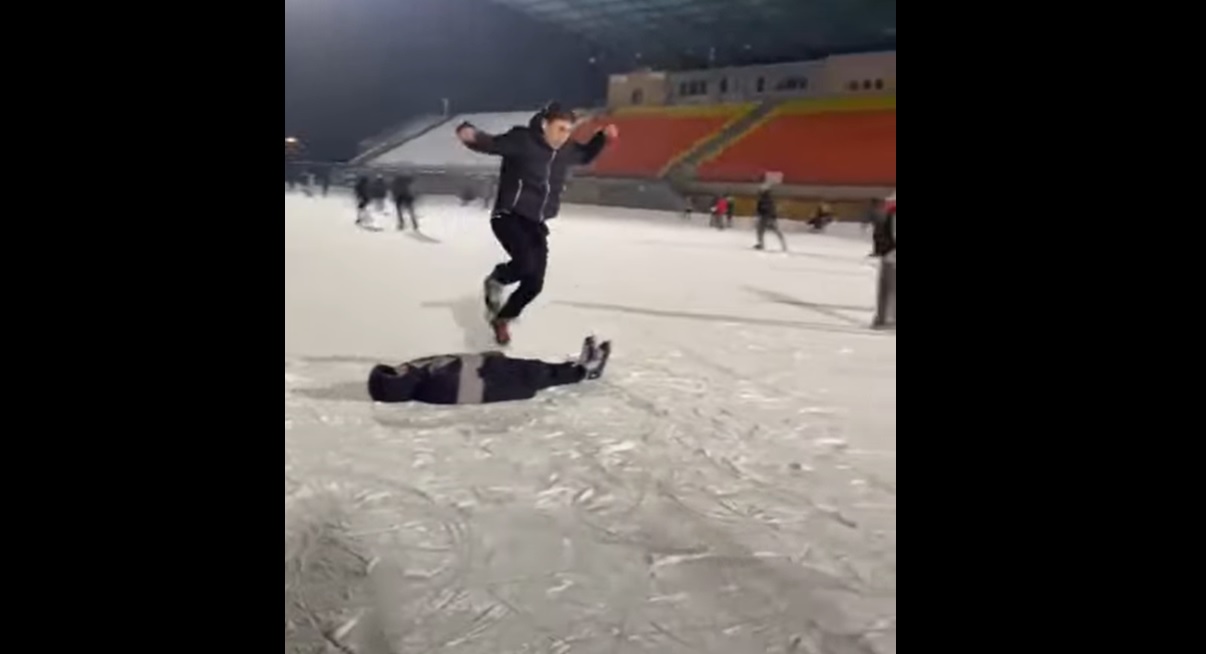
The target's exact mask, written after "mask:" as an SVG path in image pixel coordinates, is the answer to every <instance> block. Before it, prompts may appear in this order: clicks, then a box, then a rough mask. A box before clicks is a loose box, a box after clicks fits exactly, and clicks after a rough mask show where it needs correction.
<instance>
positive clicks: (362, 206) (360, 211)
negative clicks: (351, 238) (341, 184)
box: [352, 175, 372, 227]
mask: <svg viewBox="0 0 1206 654" xmlns="http://www.w3.org/2000/svg"><path fill="white" fill-rule="evenodd" d="M352 192H353V193H354V194H355V196H356V226H357V227H367V226H368V225H369V223H370V221H369V212H368V206H369V202H371V201H372V198H370V197H369V180H368V177H365V176H364V175H357V176H356V185H355V186H354V187H353V188H352Z"/></svg>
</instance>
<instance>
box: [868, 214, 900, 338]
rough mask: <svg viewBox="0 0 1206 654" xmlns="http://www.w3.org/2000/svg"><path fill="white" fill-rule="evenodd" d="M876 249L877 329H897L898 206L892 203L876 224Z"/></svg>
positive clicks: (873, 325) (875, 324)
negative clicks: (877, 261)
mask: <svg viewBox="0 0 1206 654" xmlns="http://www.w3.org/2000/svg"><path fill="white" fill-rule="evenodd" d="M872 240H873V241H874V244H875V246H874V247H875V249H874V250H873V252H872V255H873V256H875V257H877V258H878V259H879V261H880V263H879V284H878V289H877V292H876V303H875V319H874V320H873V321H872V322H871V326H872V327H873V328H875V329H895V328H896V206H895V203H894V202H893V203H890V204H889V205H888V207H887V208H886V210H885V211H884V212H883V213H881V214H880V216H879V218H878V219H877V220H876V222H875V232H874V235H873V236H872Z"/></svg>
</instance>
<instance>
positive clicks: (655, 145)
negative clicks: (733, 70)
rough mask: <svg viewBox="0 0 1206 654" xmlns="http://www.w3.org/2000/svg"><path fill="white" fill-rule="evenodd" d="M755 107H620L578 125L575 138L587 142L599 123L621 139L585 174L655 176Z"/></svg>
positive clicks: (744, 105) (746, 105) (748, 105)
mask: <svg viewBox="0 0 1206 654" xmlns="http://www.w3.org/2000/svg"><path fill="white" fill-rule="evenodd" d="M754 106H755V105H752V104H741V105H715V106H705V107H660V108H631V109H621V110H619V111H617V112H615V113H613V114H611V115H605V116H597V117H596V118H595V119H593V120H588V121H586V122H584V123H583V124H581V125H580V126H579V127H578V130H577V131H576V132H575V135H574V136H575V138H577V139H578V140H581V141H585V140H587V139H589V138H590V137H591V136H592V135H593V134H594V132H595V131H596V130H598V129H599V127H600V126H601V125H603V124H607V123H613V124H615V125H616V126H617V127H619V128H620V140H619V142H618V143H616V144H614V146H613V147H610V148H608V149H607V150H606V151H605V152H604V153H603V156H601V157H599V159H598V160H597V161H596V162H595V163H594V165H592V166H590V167H589V168H587V169H586V170H584V171H582V172H583V173H584V174H588V175H591V174H593V175H598V176H615V177H659V176H660V175H661V174H662V173H663V172H664V170H665V169H666V168H668V167H669V166H670V165H671V164H673V163H675V162H676V161H677V160H678V159H679V157H681V156H683V155H685V154H686V153H687V152H689V151H691V150H692V149H693V148H694V147H695V146H696V145H698V144H699V143H701V142H703V141H705V140H707V139H708V138H709V137H710V136H712V135H713V134H715V133H717V132H719V131H720V130H721V129H723V128H724V127H725V126H726V125H728V124H729V123H730V122H733V121H736V120H737V119H739V118H740V117H741V116H743V115H744V114H746V113H747V112H749V111H751V110H753V108H754Z"/></svg>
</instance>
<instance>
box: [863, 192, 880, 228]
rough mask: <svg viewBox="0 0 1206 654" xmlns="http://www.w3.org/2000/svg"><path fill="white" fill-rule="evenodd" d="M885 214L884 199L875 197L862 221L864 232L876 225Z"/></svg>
mask: <svg viewBox="0 0 1206 654" xmlns="http://www.w3.org/2000/svg"><path fill="white" fill-rule="evenodd" d="M883 215H884V201H883V200H881V199H879V198H873V199H872V200H871V205H870V206H869V207H867V213H865V214H863V219H862V220H861V221H860V222H861V223H862V228H863V233H866V231H867V230H868V229H871V228H872V227H875V225H876V223H878V222H879V220H880V218H881V217H882V216H883Z"/></svg>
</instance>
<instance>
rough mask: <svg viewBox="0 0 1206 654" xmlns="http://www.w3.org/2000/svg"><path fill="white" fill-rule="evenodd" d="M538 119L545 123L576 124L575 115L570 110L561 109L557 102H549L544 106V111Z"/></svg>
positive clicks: (576, 118)
mask: <svg viewBox="0 0 1206 654" xmlns="http://www.w3.org/2000/svg"><path fill="white" fill-rule="evenodd" d="M540 117H541V118H542V119H543V120H547V121H554V120H568V121H569V122H571V123H576V122H578V116H577V114H575V113H574V112H573V110H572V109H566V108H565V107H562V106H561V103H559V102H550V103H548V104H547V105H545V107H544V109H543V110H541V112H540Z"/></svg>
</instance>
